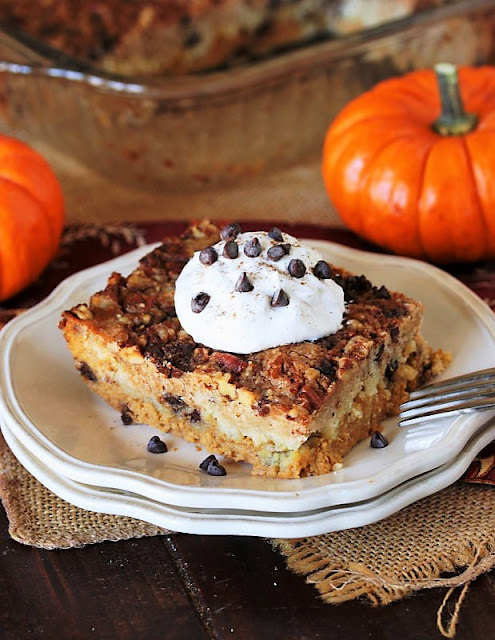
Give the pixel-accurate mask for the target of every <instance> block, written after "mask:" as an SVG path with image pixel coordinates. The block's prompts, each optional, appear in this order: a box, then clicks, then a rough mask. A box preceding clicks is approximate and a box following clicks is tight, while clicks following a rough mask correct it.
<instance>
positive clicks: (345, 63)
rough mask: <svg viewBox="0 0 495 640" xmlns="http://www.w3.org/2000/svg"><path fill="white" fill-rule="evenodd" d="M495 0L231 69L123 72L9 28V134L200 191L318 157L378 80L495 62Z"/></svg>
mask: <svg viewBox="0 0 495 640" xmlns="http://www.w3.org/2000/svg"><path fill="white" fill-rule="evenodd" d="M494 35H495V0H459V1H454V2H451V3H449V4H447V5H443V6H440V7H438V8H436V9H434V10H427V11H424V12H423V13H419V14H416V15H415V16H412V17H408V18H404V19H401V20H396V21H394V22H391V23H388V24H385V25H382V26H379V27H376V28H373V29H370V30H367V31H363V32H361V33H358V34H354V35H350V36H345V37H342V38H338V39H333V40H328V41H321V42H316V43H313V44H311V45H307V46H304V47H301V48H298V49H296V50H293V51H290V52H285V53H283V54H279V55H274V56H272V57H270V58H267V59H264V60H260V61H257V62H251V63H245V64H241V65H239V66H236V67H233V68H231V69H227V70H223V71H214V72H210V73H202V74H198V75H192V74H191V75H187V76H180V77H178V76H171V77H162V78H153V79H146V80H145V79H143V78H127V77H118V76H111V75H108V74H105V73H101V72H99V71H97V70H96V69H92V68H89V67H87V66H84V64H82V63H79V62H78V61H76V60H72V59H70V58H68V57H67V56H64V55H63V54H61V53H60V52H56V51H53V50H51V49H48V48H46V47H44V46H43V44H42V43H39V42H36V41H33V40H30V39H28V38H25V37H21V36H19V35H13V34H12V33H8V32H7V31H0V131H2V132H4V133H14V134H15V135H18V136H19V137H21V138H22V139H24V140H25V141H26V142H28V143H31V144H35V143H36V141H42V142H43V143H44V144H47V145H49V146H51V147H52V148H54V149H56V150H58V151H60V152H62V153H64V154H67V155H68V156H70V157H73V158H75V159H77V160H78V161H80V162H82V163H84V164H85V165H87V166H89V167H91V168H92V169H94V170H96V171H98V172H101V173H102V174H104V175H110V176H112V177H113V179H114V180H116V181H120V182H122V183H124V184H127V185H129V184H132V185H134V186H137V187H142V188H152V189H154V190H160V189H161V190H166V191H184V190H189V191H195V190H200V189H205V188H207V187H208V186H209V185H214V186H215V187H216V188H218V185H222V184H226V183H232V181H239V180H242V179H245V178H249V177H250V176H255V175H259V174H260V173H266V172H271V171H277V170H280V169H283V168H286V167H290V166H293V165H297V164H303V163H305V162H309V161H313V162H314V161H315V159H317V158H318V156H319V154H320V151H321V146H322V142H323V137H324V134H325V131H326V129H327V127H328V125H329V123H330V121H331V120H332V118H333V117H334V116H335V114H336V113H337V112H338V111H339V110H340V109H341V108H342V107H343V106H344V105H345V104H346V103H347V102H348V101H349V100H351V99H352V98H354V97H355V96H357V95H359V94H360V93H361V92H363V91H364V90H366V89H368V88H370V87H371V86H372V85H373V84H375V83H376V82H377V81H379V80H381V79H384V78H386V77H389V76H391V75H394V74H398V73H403V72H406V71H408V70H411V69H414V68H421V67H428V66H431V65H433V64H434V63H435V62H438V61H440V60H442V61H449V62H453V63H456V64H483V63H490V62H492V61H493V60H494V58H495V38H494Z"/></svg>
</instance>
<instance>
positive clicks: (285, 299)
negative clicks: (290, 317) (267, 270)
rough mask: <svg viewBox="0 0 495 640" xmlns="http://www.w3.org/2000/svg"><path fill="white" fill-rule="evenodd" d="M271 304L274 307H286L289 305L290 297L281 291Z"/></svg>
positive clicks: (274, 295) (276, 294)
mask: <svg viewBox="0 0 495 640" xmlns="http://www.w3.org/2000/svg"><path fill="white" fill-rule="evenodd" d="M270 304H271V305H272V307H286V306H287V305H288V304H289V296H288V295H287V294H286V293H285V291H284V290H283V289H279V290H278V291H276V292H275V293H274V294H273V296H272V300H271V303H270Z"/></svg>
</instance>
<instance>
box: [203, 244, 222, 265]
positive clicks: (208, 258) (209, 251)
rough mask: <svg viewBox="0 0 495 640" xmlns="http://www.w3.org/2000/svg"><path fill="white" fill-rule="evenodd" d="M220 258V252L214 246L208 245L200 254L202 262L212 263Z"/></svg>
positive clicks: (205, 263)
mask: <svg viewBox="0 0 495 640" xmlns="http://www.w3.org/2000/svg"><path fill="white" fill-rule="evenodd" d="M217 259H218V253H217V252H216V251H215V249H214V248H213V247H206V249H203V250H202V251H201V253H200V254H199V261H200V262H201V264H204V265H207V266H208V265H210V264H213V263H214V262H216V261H217Z"/></svg>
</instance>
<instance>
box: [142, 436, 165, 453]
mask: <svg viewBox="0 0 495 640" xmlns="http://www.w3.org/2000/svg"><path fill="white" fill-rule="evenodd" d="M146 448H147V449H148V451H149V452H150V453H166V452H167V451H168V449H167V445H166V444H165V443H164V442H163V440H160V438H159V437H158V436H152V437H151V438H150V439H149V442H148V446H147V447H146Z"/></svg>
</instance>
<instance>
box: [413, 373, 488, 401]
mask: <svg viewBox="0 0 495 640" xmlns="http://www.w3.org/2000/svg"><path fill="white" fill-rule="evenodd" d="M482 381H484V382H483V383H484V384H490V382H494V383H495V368H494V367H492V368H490V369H481V370H480V371H473V372H471V373H466V374H463V375H461V376H456V377H455V378H449V379H448V380H442V381H440V382H434V383H432V384H427V385H426V386H424V387H421V389H417V390H416V391H412V392H411V393H410V394H409V397H410V399H414V398H420V397H423V396H428V395H433V394H436V393H438V392H441V391H443V390H453V389H455V388H457V387H464V386H466V385H471V384H472V383H475V382H482Z"/></svg>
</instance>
